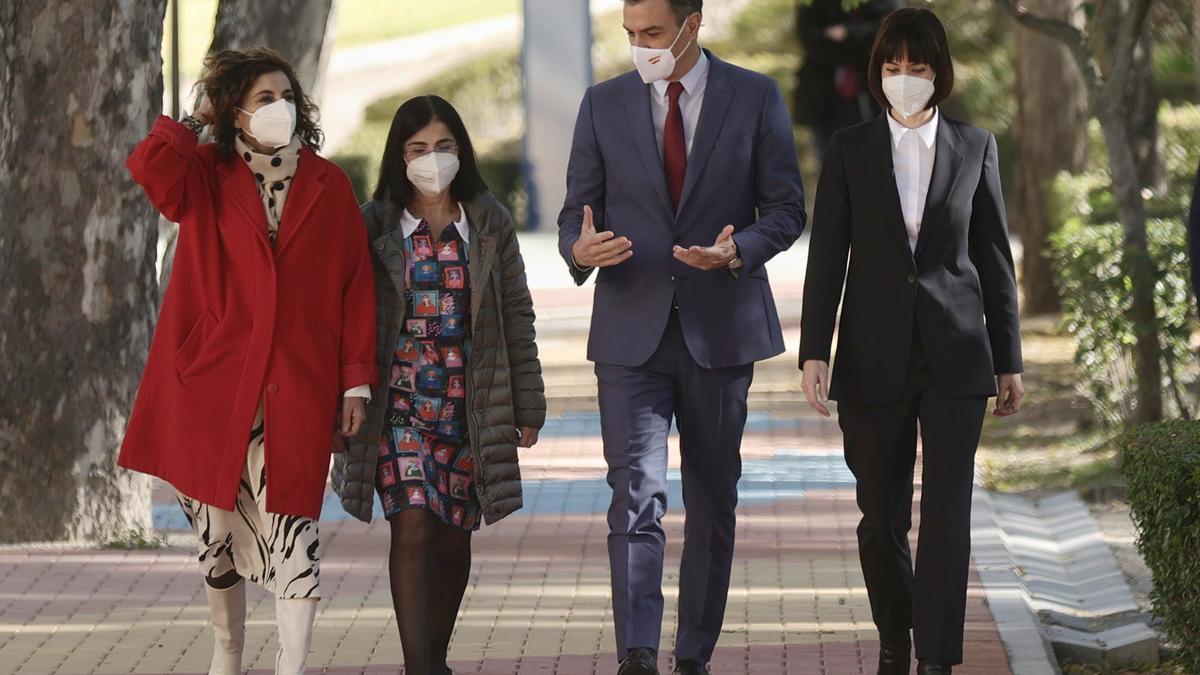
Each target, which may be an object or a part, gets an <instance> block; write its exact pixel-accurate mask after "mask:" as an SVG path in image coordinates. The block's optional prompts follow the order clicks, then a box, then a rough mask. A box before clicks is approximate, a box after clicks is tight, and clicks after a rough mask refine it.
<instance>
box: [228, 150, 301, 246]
mask: <svg viewBox="0 0 1200 675" xmlns="http://www.w3.org/2000/svg"><path fill="white" fill-rule="evenodd" d="M233 143H234V146H235V147H236V148H237V152H238V155H240V156H241V158H242V161H244V162H246V164H247V165H248V166H249V167H250V171H251V173H253V174H254V182H255V183H256V184H257V185H258V193H259V194H260V195H262V200H263V208H264V209H266V212H267V234H268V235H269V236H270V237H271V243H272V244H274V243H275V238H276V237H277V236H278V235H279V220H280V218H281V217H282V216H283V204H284V202H285V201H287V193H288V188H290V187H291V185H292V176H295V175H296V165H297V164H298V163H299V162H300V139H299V138H298V137H294V136H293V137H292V142H291V143H288V144H287V145H285V146H283V147H282V148H280V149H279V150H278V151H277V152H276V153H275V154H273V155H264V154H262V153H259V152H256V151H255V150H254V149H253V148H251V147H250V146H249V145H248V144H247V143H246V142H245V141H243V140H242V139H241V137H240V136H235V137H234V139H233Z"/></svg>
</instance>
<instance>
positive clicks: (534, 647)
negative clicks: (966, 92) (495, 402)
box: [0, 236, 1011, 675]
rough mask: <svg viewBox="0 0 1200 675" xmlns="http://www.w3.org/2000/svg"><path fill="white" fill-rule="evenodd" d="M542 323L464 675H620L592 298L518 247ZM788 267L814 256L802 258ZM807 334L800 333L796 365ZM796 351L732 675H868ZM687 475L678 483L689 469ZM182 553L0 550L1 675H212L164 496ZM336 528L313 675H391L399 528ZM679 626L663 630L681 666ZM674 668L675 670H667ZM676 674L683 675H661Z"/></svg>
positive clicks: (459, 642)
mask: <svg viewBox="0 0 1200 675" xmlns="http://www.w3.org/2000/svg"><path fill="white" fill-rule="evenodd" d="M523 242H524V245H525V249H526V257H527V259H528V260H530V267H531V279H532V280H533V282H534V286H535V290H534V293H535V301H536V303H537V306H538V309H539V315H540V316H541V317H542V319H540V321H541V326H540V329H541V332H542V334H543V335H544V336H545V337H544V338H543V339H542V340H541V348H542V352H543V359H544V363H545V367H546V373H547V385H548V394H549V400H550V420H549V422H548V425H547V428H546V430H545V431H544V432H543V434H542V439H541V442H540V443H539V444H538V446H537V447H536V448H534V449H533V450H531V451H528V452H525V453H524V454H523V456H522V467H523V473H524V476H525V481H526V482H525V489H526V505H527V508H526V509H525V510H524V511H522V512H521V513H520V514H519V515H516V516H513V517H511V518H509V519H507V520H505V521H503V522H501V523H500V524H499V525H497V526H494V527H489V528H485V529H484V530H483V531H482V532H481V533H480V534H479V535H478V537H477V539H476V544H475V559H474V571H473V574H472V578H471V583H470V587H469V589H468V592H467V597H466V600H465V602H464V606H463V610H462V616H461V620H460V622H459V625H458V630H457V632H456V634H455V636H454V641H453V646H452V653H451V658H452V661H453V663H452V667H453V668H454V669H455V672H456V673H494V674H497V675H500V674H505V675H510V674H518V673H519V674H524V673H564V674H566V673H570V674H576V673H606V674H607V673H613V672H615V670H616V668H615V661H614V659H613V657H612V655H611V654H612V649H613V635H612V630H611V606H610V603H609V599H608V596H609V593H608V570H607V556H606V553H605V535H606V527H605V521H604V510H605V508H606V504H607V502H606V499H607V495H606V486H605V483H604V478H603V476H604V468H603V462H602V459H601V447H600V440H599V424H598V416H597V412H596V403H595V381H594V377H593V375H592V373H591V369H590V366H589V365H588V364H587V363H586V362H584V361H583V359H582V354H583V346H584V336H583V330H582V327H581V326H580V321H579V318H580V317H582V316H585V315H586V311H587V305H588V303H589V299H590V298H589V295H590V294H589V289H586V288H585V289H572V288H561V287H560V288H554V287H551V284H554V283H560V282H558V281H556V279H561V277H556V275H555V274H554V270H555V269H558V270H560V271H561V268H560V267H558V266H559V265H560V264H561V263H559V262H558V261H556V260H554V259H553V257H552V256H551V255H549V252H550V251H552V246H553V243H552V240H550V239H548V238H546V237H542V236H534V237H526V238H525V239H523ZM792 255H800V254H799V253H794V254H792ZM793 264H794V261H789V259H787V258H784V259H781V260H779V261H776V262H775V263H773V269H775V270H776V271H777V272H778V274H777V276H778V277H779V281H778V282H777V285H778V288H777V296H778V297H779V304H780V307H781V310H783V314H784V321H785V324H787V325H789V326H792V327H794V326H795V325H796V324H797V323H798V322H797V321H796V313H797V311H798V302H797V300H798V295H799V293H798V291H799V286H798V285H797V284H796V282H795V274H794V273H793V272H792V269H793ZM796 344H797V340H796V336H795V334H794V333H792V332H790V334H789V335H788V345H789V346H791V347H792V348H793V349H794V348H795V346H796ZM794 363H795V353H794V352H790V353H788V354H786V355H783V356H781V357H779V358H777V359H775V360H772V361H770V362H768V363H766V364H762V365H761V366H760V367H759V369H758V372H757V375H756V377H755V382H754V388H753V391H752V400H751V409H752V411H753V412H752V415H751V419H750V421H749V425H748V430H747V435H746V442H745V446H744V448H743V455H744V459H745V478H744V480H743V482H742V501H741V506H740V509H739V512H740V513H739V516H740V519H739V523H738V555H737V559H736V562H735V567H734V571H733V583H732V588H731V591H730V599H729V605H728V610H727V613H726V617H725V632H724V634H723V636H722V638H721V642H720V645H719V647H718V650H717V653H716V656H715V660H714V663H713V667H714V672H716V673H721V674H727V673H728V674H732V673H737V674H741V673H747V674H748V673H755V674H756V675H757V674H768V675H774V674H783V673H811V674H818V673H826V674H829V675H846V674H854V673H868V674H869V673H874V668H875V654H876V651H877V648H878V646H877V643H876V641H875V632H874V628H873V626H872V624H871V617H870V611H869V607H868V604H867V595H866V590H865V589H864V587H863V580H862V574H861V572H860V571H859V566H858V559H857V553H856V548H855V536H854V530H855V526H856V524H857V511H856V509H855V505H854V492H853V484H852V478H851V476H850V475H849V473H848V472H847V470H846V468H845V465H844V463H843V462H842V459H841V453H840V445H839V435H838V430H837V427H836V424H834V423H832V422H829V421H826V420H822V419H820V418H818V417H816V416H815V415H813V414H811V413H809V412H806V407H805V406H804V405H802V403H801V400H802V397H801V394H800V392H799V386H798V383H799V380H798V377H797V375H796V372H795V368H794ZM674 456H675V461H674V463H673V466H675V467H678V457H677V453H675V454H674ZM678 487H679V485H678V471H677V469H676V470H674V471H673V474H672V491H673V494H672V495H671V509H672V510H671V513H670V515H669V516H668V518H667V522H666V526H667V531H668V537H669V541H670V546H669V549H668V557H669V560H668V565H667V578H666V587H667V589H668V591H667V593H668V608H669V609H673V608H672V605H673V604H674V600H675V595H674V592H673V589H674V587H675V583H676V581H677V572H676V571H675V569H674V568H675V567H676V566H677V562H678V557H679V553H680V545H681V543H682V511H681V509H680V504H681V499H680V495H679V494H678ZM156 503H157V504H158V506H157V507H156V514H155V516H156V522H157V523H158V524H160V525H161V526H162V527H163V528H164V532H165V533H166V535H167V542H168V546H165V547H162V548H156V549H149V550H134V551H124V550H85V549H79V548H55V547H34V548H24V549H20V548H17V549H13V548H9V549H0V673H28V674H35V675H48V674H51V673H54V674H59V673H61V674H72V675H74V674H81V673H202V672H206V669H207V664H208V656H209V654H210V650H211V644H212V643H211V637H210V634H209V632H208V629H207V627H206V619H207V609H206V607H205V604H204V603H205V600H204V592H203V588H202V586H201V581H200V579H199V576H198V573H197V571H196V569H195V564H194V562H193V557H192V551H191V548H190V546H191V544H190V539H189V537H188V533H187V532H185V531H184V530H183V529H182V528H183V526H184V524H183V521H182V518H181V517H180V516H179V514H178V509H177V507H175V506H173V504H172V503H171V500H170V498H169V491H167V490H165V489H161V490H159V492H158V493H157V495H156ZM341 515H342V514H341V510H340V508H338V507H337V506H336V504H335V503H333V502H330V503H329V504H327V507H326V509H325V516H326V518H327V520H325V521H323V522H322V526H321V527H322V538H323V540H324V543H325V551H326V557H325V559H324V561H323V563H322V572H323V573H322V590H323V594H324V596H325V597H324V599H323V600H322V603H321V610H320V614H319V616H318V620H317V626H316V637H315V644H314V652H313V655H312V659H311V664H312V665H313V666H315V667H314V668H313V671H312V672H325V673H397V672H399V671H400V663H401V660H402V659H401V650H400V642H399V639H398V638H397V634H396V627H395V621H394V619H393V616H392V611H391V602H390V596H389V594H388V577H387V569H386V566H385V558H386V554H387V540H388V536H387V525H386V523H383V522H379V521H376V522H375V523H373V524H371V525H364V524H362V523H359V522H357V521H351V520H345V519H341ZM673 628H674V616H673V615H671V614H668V616H667V617H665V620H664V631H663V650H664V653H669V651H670V646H671V644H672V641H673V637H674V631H673ZM966 634H967V641H968V644H967V649H966V653H967V662H966V664H965V666H964V667H963V668H962V669H960V671H959V672H964V673H979V674H984V673H986V674H993V673H995V674H999V673H1010V672H1011V671H1010V670H1009V668H1008V665H1007V663H1008V661H1007V658H1006V656H1005V650H1004V647H1003V645H1001V643H1000V640H999V635H998V633H997V630H996V626H995V624H994V622H993V620H992V616H991V614H990V612H989V610H988V608H987V606H986V601H985V599H984V596H983V592H982V590H981V588H980V587H979V584H978V581H977V580H974V581H973V583H972V588H971V592H970V596H969V600H968V613H967V633H966ZM274 649H275V647H274V638H273V604H272V602H271V600H270V598H268V597H267V596H265V595H264V594H263V593H262V592H261V591H259V590H257V589H251V593H250V618H249V627H248V634H247V644H246V667H247V668H252V669H253V670H252V672H254V673H268V672H270V668H271V665H272V663H273V658H274ZM661 665H662V667H664V668H666V667H667V666H668V663H667V660H666V657H665V655H664V658H663V660H662V663H661ZM667 672H669V670H668V671H667Z"/></svg>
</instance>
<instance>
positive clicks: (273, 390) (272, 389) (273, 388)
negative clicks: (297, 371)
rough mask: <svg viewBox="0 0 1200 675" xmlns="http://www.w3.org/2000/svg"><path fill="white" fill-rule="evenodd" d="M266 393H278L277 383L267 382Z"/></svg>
mask: <svg viewBox="0 0 1200 675" xmlns="http://www.w3.org/2000/svg"><path fill="white" fill-rule="evenodd" d="M267 393H268V394H278V393H279V385H277V384H268V385H267Z"/></svg>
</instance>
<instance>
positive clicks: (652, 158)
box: [625, 74, 671, 212]
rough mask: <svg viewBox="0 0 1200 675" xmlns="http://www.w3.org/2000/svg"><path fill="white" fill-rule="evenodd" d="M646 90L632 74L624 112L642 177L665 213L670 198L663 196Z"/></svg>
mask: <svg viewBox="0 0 1200 675" xmlns="http://www.w3.org/2000/svg"><path fill="white" fill-rule="evenodd" d="M650 87H651V85H648V84H643V83H642V81H641V80H640V79H639V78H638V77H637V75H636V74H634V75H633V76H632V77H631V78H630V79H629V86H628V87H627V88H626V90H625V111H626V112H627V113H628V114H629V128H630V129H632V130H633V142H634V144H635V145H637V147H638V151H639V152H640V153H641V155H642V163H643V164H644V165H645V166H646V176H647V177H648V178H649V179H650V183H651V184H652V185H654V190H655V191H656V192H658V197H659V200H661V202H662V204H663V206H664V207H665V208H666V210H667V211H668V212H669V211H670V210H671V197H670V195H669V194H668V193H667V174H666V170H665V169H663V162H662V156H661V153H659V152H658V139H657V137H656V136H655V135H654V117H653V116H652V115H651V114H650Z"/></svg>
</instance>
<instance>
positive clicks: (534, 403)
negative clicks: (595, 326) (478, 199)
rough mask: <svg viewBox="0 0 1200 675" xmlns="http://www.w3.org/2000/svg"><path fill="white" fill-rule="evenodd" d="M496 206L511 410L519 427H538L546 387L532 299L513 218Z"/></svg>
mask: <svg viewBox="0 0 1200 675" xmlns="http://www.w3.org/2000/svg"><path fill="white" fill-rule="evenodd" d="M496 208H497V209H499V210H500V211H501V213H500V214H498V216H499V219H500V220H501V221H502V222H503V223H504V225H503V227H502V228H501V234H500V242H499V246H498V249H499V256H498V258H499V266H500V294H501V307H500V316H501V318H502V320H503V321H504V338H505V341H506V343H507V344H506V346H507V347H508V362H509V368H510V372H511V375H512V388H513V392H512V393H513V413H514V415H515V421H516V424H517V426H518V427H533V428H534V429H541V428H542V425H544V424H545V423H546V388H545V385H544V384H543V383H542V364H541V362H540V361H539V360H538V350H537V342H536V335H535V331H534V326H533V319H534V313H533V298H532V297H530V295H529V285H528V283H526V279H525V261H524V260H522V259H521V248H520V245H519V244H518V242H517V232H516V228H515V227H514V226H513V224H512V217H511V216H510V215H509V214H508V211H507V210H505V209H504V207H503V206H500V205H497V206H496Z"/></svg>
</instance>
